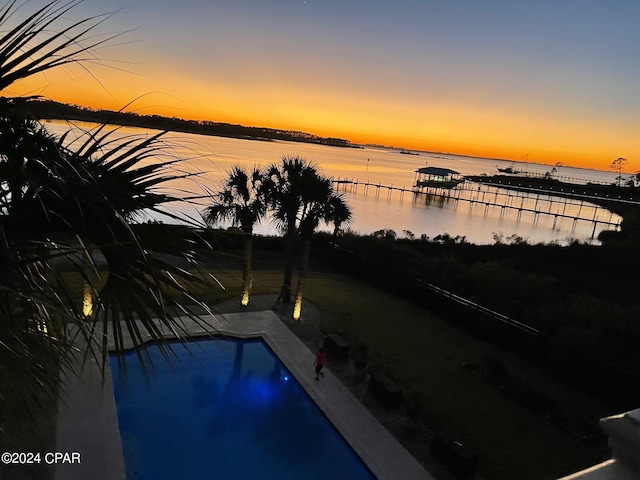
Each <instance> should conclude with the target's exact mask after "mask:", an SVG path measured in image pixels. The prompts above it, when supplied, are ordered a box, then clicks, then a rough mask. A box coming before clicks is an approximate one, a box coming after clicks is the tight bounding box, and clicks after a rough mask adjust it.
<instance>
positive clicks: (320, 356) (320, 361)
mask: <svg viewBox="0 0 640 480" xmlns="http://www.w3.org/2000/svg"><path fill="white" fill-rule="evenodd" d="M326 360H327V356H326V355H325V354H324V352H322V353H318V355H316V365H324V362H325V361H326Z"/></svg>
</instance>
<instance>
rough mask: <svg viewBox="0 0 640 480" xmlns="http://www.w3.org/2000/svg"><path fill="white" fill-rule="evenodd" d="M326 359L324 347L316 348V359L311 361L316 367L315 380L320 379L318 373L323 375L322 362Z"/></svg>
mask: <svg viewBox="0 0 640 480" xmlns="http://www.w3.org/2000/svg"><path fill="white" fill-rule="evenodd" d="M326 361H327V356H326V355H325V353H324V348H322V347H320V350H318V354H317V355H316V361H315V362H314V363H313V364H314V366H315V367H316V380H320V375H322V376H323V377H324V372H323V371H322V369H323V368H324V364H325V362H326Z"/></svg>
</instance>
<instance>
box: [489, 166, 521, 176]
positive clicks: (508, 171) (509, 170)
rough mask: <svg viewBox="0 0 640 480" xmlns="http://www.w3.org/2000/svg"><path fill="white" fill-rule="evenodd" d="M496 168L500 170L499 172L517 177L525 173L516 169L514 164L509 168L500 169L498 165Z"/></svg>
mask: <svg viewBox="0 0 640 480" xmlns="http://www.w3.org/2000/svg"><path fill="white" fill-rule="evenodd" d="M496 168H497V169H498V172H500V173H506V174H509V175H517V174H519V173H525V172H524V171H523V170H518V169H517V168H514V166H513V164H511V166H509V167H499V166H497V165H496Z"/></svg>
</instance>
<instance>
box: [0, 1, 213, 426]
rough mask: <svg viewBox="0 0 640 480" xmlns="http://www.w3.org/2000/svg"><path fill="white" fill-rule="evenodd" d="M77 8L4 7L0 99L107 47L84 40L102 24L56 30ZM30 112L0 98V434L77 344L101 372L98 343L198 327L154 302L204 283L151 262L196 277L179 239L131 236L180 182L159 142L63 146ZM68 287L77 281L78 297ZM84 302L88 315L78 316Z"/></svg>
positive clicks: (102, 351)
mask: <svg viewBox="0 0 640 480" xmlns="http://www.w3.org/2000/svg"><path fill="white" fill-rule="evenodd" d="M78 3H79V2H76V1H73V0H72V1H70V2H67V3H64V2H59V1H56V0H54V1H51V2H50V3H48V4H47V5H45V6H44V7H43V8H41V9H39V10H37V11H36V12H35V13H33V14H32V15H29V16H27V18H26V19H25V20H24V21H22V22H19V21H18V22H17V23H16V15H15V13H16V12H15V10H16V7H15V6H16V2H15V1H14V2H10V3H8V4H6V5H5V6H4V7H2V8H0V31H2V32H3V33H2V34H1V36H0V91H4V89H5V88H6V87H8V86H9V85H12V84H13V83H14V82H16V81H18V80H20V79H23V78H26V77H28V76H30V75H33V74H35V73H39V72H43V71H46V70H48V69H50V68H55V67H58V66H61V65H66V64H69V63H79V64H82V63H90V62H92V61H95V57H94V56H92V55H91V54H90V53H89V52H90V50H91V48H93V47H96V46H98V45H101V44H102V43H103V42H104V41H106V40H92V38H93V37H92V35H93V33H92V30H93V29H94V28H95V27H96V26H97V25H99V24H100V23H101V22H102V20H103V17H93V18H89V19H85V20H81V21H79V22H77V23H73V24H71V25H70V26H61V25H59V23H58V22H60V21H64V19H65V18H66V16H67V13H68V12H69V10H70V9H72V8H73V7H74V6H76V5H77V4H78ZM11 22H13V23H14V24H15V25H16V26H11V25H10V23H11ZM56 28H58V29H59V30H58V32H59V33H52V32H55V31H56ZM29 100H30V99H29V98H4V97H2V98H0V392H2V394H0V429H1V428H2V423H3V420H4V419H5V418H7V417H12V416H16V415H17V414H16V412H17V411H18V410H20V409H21V408H24V407H25V406H26V407H29V406H31V405H33V404H34V400H35V401H37V400H38V399H39V398H40V397H41V394H42V393H45V394H47V395H49V396H55V395H56V393H57V391H58V388H59V384H58V379H59V378H61V377H60V375H58V374H57V371H56V369H57V368H59V367H69V366H70V364H71V360H72V355H74V350H73V349H72V343H73V342H74V341H75V340H76V339H77V338H78V337H80V338H81V339H83V345H84V346H85V350H84V351H83V352H82V353H83V354H84V355H89V356H94V357H98V358H100V357H101V359H102V362H103V363H104V362H105V361H106V355H107V348H106V342H107V338H108V337H109V336H112V337H113V339H114V341H115V344H116V348H117V349H118V350H120V351H122V350H123V349H124V346H125V341H124V338H125V337H126V336H130V338H131V340H132V341H133V344H134V345H139V344H141V343H142V342H143V341H144V340H145V338H144V332H145V330H146V331H147V332H148V333H149V334H150V335H151V336H152V337H153V338H161V336H162V332H163V330H164V331H171V332H173V333H175V334H176V335H178V336H180V335H181V333H182V330H181V327H180V325H181V324H180V323H179V322H178V321H177V316H178V315H189V316H191V317H192V318H194V319H196V320H197V316H196V315H195V313H194V312H193V310H192V309H190V308H189V307H187V306H186V305H184V302H180V301H178V300H176V299H175V297H172V296H168V295H166V293H165V292H166V291H167V290H168V289H171V290H173V291H177V292H178V293H180V294H182V295H184V296H186V297H187V298H190V296H189V292H188V289H187V285H188V283H189V282H194V281H203V280H202V279H201V278H200V277H198V276H197V275H194V274H191V273H189V272H187V271H186V270H184V269H181V268H178V267H176V266H175V265H173V264H170V263H168V262H166V261H163V260H161V259H160V257H158V256H155V255H153V254H152V251H153V249H154V248H156V247H158V246H160V247H164V248H165V249H166V250H167V251H171V252H176V251H178V252H182V253H183V256H184V258H185V259H186V260H187V261H189V262H191V263H192V264H193V265H195V266H197V256H196V254H195V252H193V248H192V246H191V243H190V242H188V241H187V239H185V238H183V237H173V238H172V237H171V236H169V235H167V233H166V230H163V232H162V233H161V234H160V233H158V232H157V230H154V229H140V228H138V227H137V226H136V225H134V224H132V221H133V220H134V219H135V218H136V216H137V215H138V214H139V213H140V212H141V211H142V210H152V211H162V210H163V209H162V206H163V205H164V204H166V203H167V202H170V201H174V200H176V199H175V198H174V197H173V196H171V195H168V194H164V193H160V192H159V187H162V186H163V185H165V184H166V182H167V181H170V180H172V179H175V178H178V177H182V176H183V175H181V174H173V173H172V168H173V165H174V163H175V162H176V161H178V160H176V159H175V158H172V157H167V156H165V155H167V153H165V152H169V151H170V150H169V148H168V146H166V145H164V144H163V142H162V138H161V137H162V134H159V135H156V136H152V137H150V138H144V137H125V138H124V139H122V138H114V136H113V135H112V134H106V133H104V128H103V127H101V128H98V129H97V130H95V131H93V132H87V135H86V137H85V139H84V141H81V142H80V143H73V144H71V145H73V146H69V145H70V142H68V141H67V139H66V136H64V135H63V136H62V137H60V138H56V137H54V136H53V135H51V134H50V133H49V132H48V131H47V130H46V128H44V127H43V126H42V125H41V124H40V123H39V122H38V121H36V120H35V119H34V118H33V117H31V116H30V114H29ZM167 158H169V159H167ZM158 159H160V160H158ZM163 159H164V160H163ZM159 236H161V237H162V241H159V240H158V237H159ZM100 259H101V260H100ZM70 275H75V276H76V277H79V278H80V279H81V286H80V287H78V290H79V291H74V290H73V288H72V286H69V282H68V278H69V276H70ZM82 284H84V288H83V287H82ZM83 291H84V294H85V296H88V297H89V299H88V301H90V302H91V303H92V304H93V308H92V309H91V310H89V309H86V310H84V311H83V307H82V303H81V302H80V301H79V296H81V295H82V293H83ZM191 300H193V299H191ZM89 311H90V312H91V314H90V315H87V313H89ZM103 319H104V320H105V321H102V320H103ZM18 418H22V417H21V416H20V417H18Z"/></svg>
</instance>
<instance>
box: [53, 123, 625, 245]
mask: <svg viewBox="0 0 640 480" xmlns="http://www.w3.org/2000/svg"><path fill="white" fill-rule="evenodd" d="M83 127H84V128H88V126H86V125H84V126H83ZM48 128H49V129H50V130H51V131H53V132H55V133H61V132H63V131H66V130H68V129H69V126H68V125H67V124H66V123H61V122H51V123H49V124H48ZM132 133H133V134H139V135H153V134H154V133H155V132H154V131H152V130H143V129H130V128H126V129H120V130H118V131H117V132H116V133H115V134H114V135H118V136H120V135H122V136H124V135H130V134H132ZM164 138H165V141H166V142H167V143H168V144H169V145H171V150H170V153H171V154H172V155H177V156H180V157H182V158H186V159H188V160H187V162H186V163H185V164H184V165H181V166H180V168H182V169H184V170H187V171H189V172H202V174H201V175H198V176H197V177H192V178H190V179H189V180H185V181H181V182H180V183H173V184H172V188H173V189H177V190H179V191H180V194H181V195H182V196H200V195H206V194H207V193H209V192H212V191H217V190H218V189H219V188H220V183H221V181H222V180H223V179H224V178H225V176H226V173H227V172H228V171H229V170H230V169H231V168H232V167H234V166H236V165H239V166H242V167H246V168H251V167H254V166H257V167H263V166H266V165H268V164H271V163H277V162H279V161H280V159H281V158H282V157H283V156H299V157H302V158H304V159H306V160H309V161H312V162H314V163H316V164H317V165H318V168H319V170H320V171H321V173H323V174H324V175H327V176H331V177H333V178H335V179H351V180H357V181H359V182H369V183H372V184H381V185H387V186H389V185H392V186H394V187H406V188H407V189H410V188H411V186H412V185H413V183H414V178H415V173H414V172H415V170H416V169H418V168H420V167H423V166H425V165H429V166H435V167H445V168H450V169H452V170H455V171H457V172H460V173H461V174H463V175H480V174H483V173H486V174H488V175H492V174H495V173H497V168H496V167H498V166H499V167H501V168H502V167H508V166H513V167H515V168H518V169H520V170H525V169H526V171H527V172H529V173H538V174H544V173H546V172H550V171H551V170H552V169H553V168H554V166H551V165H544V164H536V163H531V162H529V163H521V164H515V165H514V164H512V162H510V161H501V160H494V159H483V158H475V157H465V156H458V155H450V154H429V153H422V152H421V153H420V154H419V155H406V154H401V153H400V152H399V151H397V150H392V149H385V148H380V147H367V148H363V149H357V148H338V147H327V146H322V145H313V144H307V143H297V142H279V141H273V142H270V141H259V140H244V139H234V138H223V137H209V136H202V135H191V134H182V133H169V134H167V135H166V136H165V137H164ZM554 175H557V176H559V177H560V178H563V179H564V178H565V177H566V178H572V179H577V180H581V181H584V182H586V181H591V182H606V183H613V182H614V181H615V177H616V173H615V172H605V171H598V170H586V169H579V168H572V167H564V166H555V171H554ZM475 188H477V187H476V186H474V187H473V189H475ZM338 190H339V191H341V192H343V193H344V195H345V198H346V201H347V202H348V204H349V206H350V207H351V209H352V211H353V222H352V224H351V227H350V228H351V229H352V230H353V231H355V232H358V233H361V234H370V233H373V232H375V231H377V230H382V229H392V230H394V231H396V232H397V234H398V236H399V237H402V236H403V235H404V233H403V232H404V231H410V232H412V233H413V234H414V235H415V236H416V237H420V236H421V235H427V236H428V237H429V238H433V237H435V236H437V235H440V234H445V233H447V234H449V235H451V236H453V237H455V236H464V237H466V239H467V241H469V242H472V243H477V244H491V243H494V237H495V236H496V235H499V236H502V237H503V238H507V237H509V236H512V235H517V236H520V237H522V238H524V239H526V240H527V241H528V242H530V243H539V242H545V243H547V242H558V243H562V244H564V243H568V242H570V241H572V240H574V239H576V240H580V241H593V242H594V243H597V241H594V240H592V238H593V237H597V235H598V233H599V232H600V231H602V230H603V229H607V228H612V227H607V226H605V225H604V224H603V223H597V222H596V223H594V222H593V220H597V221H598V222H613V223H616V224H617V223H619V222H620V220H621V219H620V218H619V217H618V216H617V215H613V214H611V213H610V212H608V211H606V210H604V209H602V208H595V207H594V206H591V205H588V204H584V205H570V204H567V203H566V202H564V201H563V200H560V199H555V200H557V201H555V202H553V203H551V202H548V198H546V197H545V198H542V199H540V198H538V199H535V198H521V197H519V196H518V197H516V196H514V198H513V199H510V202H511V204H512V205H514V206H516V207H517V206H524V207H525V208H526V207H527V205H529V206H532V204H533V202H538V203H537V204H536V205H537V206H539V207H540V206H542V207H543V209H544V211H548V212H549V213H551V215H534V214H533V213H527V212H521V213H520V214H518V211H517V209H501V208H499V207H485V206H483V205H480V204H478V203H472V202H467V201H443V202H434V203H431V204H429V203H427V202H426V199H425V197H424V196H417V197H415V196H414V195H412V194H411V193H409V192H407V193H405V194H404V195H401V194H400V193H399V192H397V191H394V192H392V193H391V195H389V194H388V191H387V190H385V189H380V190H379V191H378V194H377V195H376V190H377V189H376V188H374V187H369V188H368V189H367V190H366V193H365V189H364V187H363V186H362V185H360V186H359V187H358V188H357V189H354V188H353V187H349V186H346V185H340V186H339V188H338ZM172 193H174V194H175V190H174V191H173V192H172ZM506 193H507V192H506V191H505V190H501V191H500V192H495V191H493V190H491V191H490V190H487V189H486V187H482V188H481V189H480V190H478V191H468V192H465V193H463V194H461V198H463V197H468V196H470V195H471V196H473V195H475V197H472V198H477V199H480V194H482V196H483V198H484V197H485V195H486V196H487V197H490V196H491V195H501V194H506ZM540 202H547V203H540ZM206 204H207V201H206V199H197V200H193V201H191V202H189V203H185V202H181V203H180V204H176V205H172V206H171V208H172V210H173V211H174V212H175V213H176V214H179V215H188V216H189V217H191V218H194V219H197V220H200V212H201V211H202V209H203V208H204V206H205V205H206ZM578 213H579V214H580V215H579V216H580V217H582V218H587V219H589V220H588V221H577V222H575V221H573V220H571V219H569V218H562V217H561V216H560V215H554V214H564V215H570V214H574V215H575V214H578ZM149 218H150V217H149ZM154 218H156V219H157V218H158V217H157V216H156V217H154ZM160 219H161V220H163V221H173V220H170V219H168V218H160ZM327 230H329V229H328V228H327ZM255 231H256V233H258V234H263V235H275V234H277V233H278V232H277V231H276V229H275V226H274V225H273V224H271V223H269V222H268V221H267V222H265V223H263V224H262V225H259V226H257V228H256V229H255Z"/></svg>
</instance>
